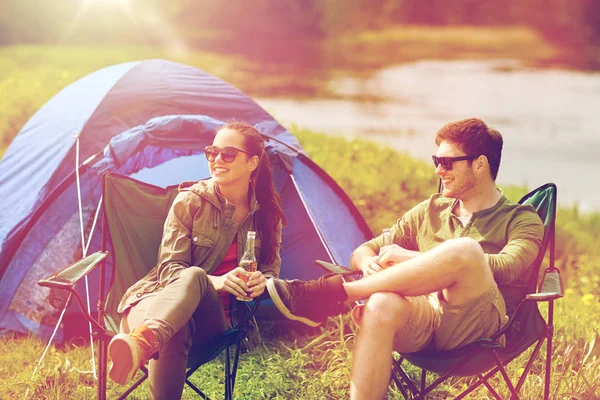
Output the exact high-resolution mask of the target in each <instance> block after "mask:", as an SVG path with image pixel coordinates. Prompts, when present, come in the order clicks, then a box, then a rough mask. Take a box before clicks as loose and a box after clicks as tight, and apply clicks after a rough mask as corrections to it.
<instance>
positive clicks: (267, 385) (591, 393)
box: [0, 130, 600, 400]
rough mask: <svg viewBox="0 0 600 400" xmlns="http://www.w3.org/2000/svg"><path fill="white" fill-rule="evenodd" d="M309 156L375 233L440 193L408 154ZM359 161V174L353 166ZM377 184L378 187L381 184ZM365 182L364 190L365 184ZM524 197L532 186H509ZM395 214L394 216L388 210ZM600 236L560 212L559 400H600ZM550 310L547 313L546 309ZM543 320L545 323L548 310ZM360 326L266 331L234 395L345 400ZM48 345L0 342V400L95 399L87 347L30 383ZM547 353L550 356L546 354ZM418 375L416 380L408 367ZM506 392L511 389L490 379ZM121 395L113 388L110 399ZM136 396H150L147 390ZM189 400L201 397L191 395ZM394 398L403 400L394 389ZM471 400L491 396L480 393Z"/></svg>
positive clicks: (514, 370)
mask: <svg viewBox="0 0 600 400" xmlns="http://www.w3.org/2000/svg"><path fill="white" fill-rule="evenodd" d="M294 134H295V135H297V137H299V139H300V141H301V142H302V145H303V146H304V147H305V149H306V150H307V152H308V154H309V155H310V156H311V157H312V158H313V159H314V160H315V161H316V162H317V163H318V164H320V165H321V166H322V167H323V168H324V169H325V170H326V171H327V172H328V173H329V174H331V175H332V176H333V177H334V178H335V179H336V180H337V181H338V182H339V183H340V185H341V186H342V187H343V188H344V190H345V191H346V192H347V193H348V194H349V195H350V197H351V198H352V200H353V201H354V202H355V203H356V204H357V205H358V207H359V209H360V211H361V212H362V213H363V215H365V217H366V219H367V221H368V223H369V225H370V226H371V228H372V230H373V231H374V232H377V231H380V229H381V228H382V227H383V226H386V225H389V224H390V223H392V222H393V221H394V220H395V218H396V217H397V216H399V215H400V214H401V213H402V212H404V211H406V210H407V209H408V207H411V205H413V204H415V202H416V201H417V200H418V199H422V198H424V197H425V196H426V193H429V192H431V191H433V190H435V179H434V178H432V177H433V167H432V166H430V165H429V164H428V163H425V162H423V161H420V160H414V159H412V158H411V157H410V156H408V155H401V154H398V153H396V152H395V151H393V150H391V149H389V148H385V147H381V146H378V145H376V144H374V143H370V142H364V141H359V140H353V141H346V140H344V139H340V138H332V137H329V136H326V135H322V134H318V133H314V132H309V131H300V130H295V131H294ZM350 163H352V165H354V166H355V168H352V169H349V168H346V166H347V165H349V164H350ZM375 177H377V179H374V178H375ZM388 181H390V182H397V183H398V184H399V185H400V187H401V188H402V190H395V191H389V190H388V187H387V186H384V185H383V184H382V183H381V182H388ZM365 184H366V185H365ZM504 189H505V192H506V193H507V195H508V196H509V197H511V198H513V199H518V198H519V197H520V196H521V195H522V194H523V193H524V192H525V191H526V188H522V187H508V188H504ZM388 208H389V209H388ZM599 231H600V218H599V216H598V215H597V214H587V215H580V214H579V213H578V212H577V210H576V209H568V208H561V209H560V211H559V221H558V242H557V254H558V255H559V259H558V266H559V267H561V268H562V269H563V273H564V275H565V277H566V278H567V279H566V283H567V286H568V289H567V295H566V297H565V298H564V299H561V300H559V301H558V302H557V303H556V310H555V311H556V317H555V318H556V323H555V325H556V331H555V343H554V344H555V348H554V356H553V365H554V370H553V374H552V390H551V392H552V393H554V394H555V396H554V397H553V398H555V399H563V398H574V399H596V398H598V396H600V383H599V382H600V361H599V359H598V357H599V355H600V347H599V346H600V342H599V341H598V340H597V339H598V321H600V303H599V302H598V294H599V293H600V290H599V286H600V285H599V281H598V279H597V276H598V274H597V265H598V262H597V261H598V253H597V250H595V249H593V248H591V247H590V246H587V244H588V243H594V241H596V240H597V235H598V233H597V232H599ZM543 308H544V307H542V309H543ZM542 315H545V311H544V310H543V312H542ZM354 329H355V328H354V326H353V325H352V323H351V321H350V320H349V319H348V316H345V317H344V318H343V319H341V318H333V319H331V320H330V321H329V323H328V324H327V326H325V327H324V328H319V329H317V330H315V331H310V332H307V331H304V332H296V333H290V332H287V333H286V331H285V328H284V327H283V326H279V325H275V326H273V325H272V324H270V323H265V324H263V332H264V334H265V337H266V341H265V346H264V347H261V348H259V349H258V350H256V351H253V352H252V353H250V354H246V355H243V356H242V361H241V364H240V369H239V372H238V381H237V384H236V389H235V395H236V398H238V399H345V398H348V390H349V377H350V366H351V350H352V347H353V345H354V336H353V330H354ZM43 347H44V344H43V343H42V342H41V341H39V340H38V339H36V338H31V337H19V338H11V337H5V338H2V339H0V354H2V355H3V356H2V357H0V377H2V382H3V384H4V385H3V386H4V387H3V390H2V394H0V398H6V399H12V398H23V395H24V394H25V392H26V391H27V390H28V389H29V391H30V396H31V397H30V398H45V399H63V398H67V399H70V398H77V399H87V398H90V399H91V398H94V397H95V394H94V393H95V391H94V390H95V389H94V387H93V385H94V379H93V376H92V375H91V373H90V372H89V371H90V370H91V364H90V358H91V357H90V351H89V347H88V346H75V345H73V344H69V345H66V346H65V347H61V348H59V349H57V348H54V347H52V348H51V350H50V352H49V353H48V355H47V357H46V359H45V361H44V364H43V365H42V366H41V368H40V369H39V371H38V373H37V374H36V375H35V377H34V378H33V379H30V378H31V374H32V372H33V369H34V368H35V365H36V364H37V360H38V359H39V357H40V355H41V354H42V351H43ZM542 350H543V351H544V348H542ZM543 365H544V364H543V358H540V359H539V360H538V361H536V362H535V363H534V365H533V369H532V372H531V376H530V377H529V378H528V379H527V381H526V383H525V385H524V386H523V388H522V391H521V394H522V398H523V399H530V400H538V399H540V396H541V393H542V392H543V382H542V377H543V368H544V366H543ZM523 366H524V356H523V357H521V358H520V359H518V361H517V362H516V363H515V364H514V366H513V367H511V368H510V369H509V374H510V375H511V376H513V377H514V376H516V375H517V374H518V373H519V372H520V371H522V368H523ZM410 370H411V371H412V372H411V373H416V371H415V370H414V368H413V369H410ZM200 371H201V372H199V373H196V374H195V375H194V376H193V380H194V381H195V382H198V383H199V384H200V385H201V387H202V388H203V389H206V393H207V394H208V395H209V396H212V397H213V398H219V397H220V395H219V393H221V390H222V379H223V373H222V364H221V361H220V360H215V361H214V362H212V363H210V364H209V365H206V366H204V367H202V369H201V370H200ZM493 382H494V385H495V386H496V387H498V388H499V389H498V390H499V391H500V393H501V394H502V395H503V396H505V395H506V393H507V392H506V389H505V388H504V385H503V383H501V382H499V379H498V378H495V379H494V380H493ZM465 384H466V381H465V380H461V379H453V380H451V381H450V383H449V384H447V385H444V386H442V387H441V388H440V389H438V390H436V391H435V392H434V394H433V396H432V398H435V399H445V398H448V397H451V396H452V394H456V393H458V390H460V389H461V388H464V387H465ZM118 389H119V388H118V387H115V386H114V385H112V384H110V383H109V398H111V397H114V396H116V394H117V392H118ZM139 390H140V391H139V392H137V393H136V395H135V397H133V398H139V399H145V398H147V397H148V387H147V385H143V386H142V388H140V389H139ZM184 398H194V396H193V393H192V392H191V391H189V390H186V392H185V394H184ZM389 398H392V399H395V398H401V396H400V394H399V392H398V391H396V390H394V389H391V390H390V392H389ZM473 398H487V397H486V394H485V391H483V390H479V391H477V392H476V393H475V395H474V396H473Z"/></svg>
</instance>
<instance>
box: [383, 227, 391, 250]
mask: <svg viewBox="0 0 600 400" xmlns="http://www.w3.org/2000/svg"><path fill="white" fill-rule="evenodd" d="M381 236H382V238H383V245H384V246H391V245H392V232H390V229H389V228H385V229H384V230H383V232H382V233H381Z"/></svg>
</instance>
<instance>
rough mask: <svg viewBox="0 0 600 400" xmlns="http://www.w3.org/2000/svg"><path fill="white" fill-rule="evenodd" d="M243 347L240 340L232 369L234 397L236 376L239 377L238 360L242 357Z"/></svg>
mask: <svg viewBox="0 0 600 400" xmlns="http://www.w3.org/2000/svg"><path fill="white" fill-rule="evenodd" d="M240 340H241V339H240ZM241 349H242V345H241V342H238V343H237V344H236V345H235V356H234V358H233V370H232V371H231V396H232V397H233V389H235V378H236V377H237V368H238V361H239V359H240V351H241Z"/></svg>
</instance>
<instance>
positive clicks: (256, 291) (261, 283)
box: [247, 271, 267, 299]
mask: <svg viewBox="0 0 600 400" xmlns="http://www.w3.org/2000/svg"><path fill="white" fill-rule="evenodd" d="M247 286H248V289H249V292H250V298H252V299H253V298H255V297H258V296H260V295H261V294H263V292H264V291H265V289H266V288H267V278H265V276H264V275H263V274H262V272H260V271H254V272H252V273H250V279H248V283H247Z"/></svg>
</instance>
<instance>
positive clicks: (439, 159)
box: [431, 155, 479, 171]
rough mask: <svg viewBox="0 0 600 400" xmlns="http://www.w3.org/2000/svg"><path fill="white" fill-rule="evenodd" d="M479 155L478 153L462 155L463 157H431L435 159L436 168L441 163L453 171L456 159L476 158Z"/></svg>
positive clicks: (447, 169) (446, 168)
mask: <svg viewBox="0 0 600 400" xmlns="http://www.w3.org/2000/svg"><path fill="white" fill-rule="evenodd" d="M477 157H479V155H476V156H461V157H436V156H431V159H432V160H433V165H435V167H436V168H437V166H438V165H441V166H442V168H444V169H445V170H446V171H452V164H453V163H454V162H455V161H462V160H474V159H476V158H477Z"/></svg>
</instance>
